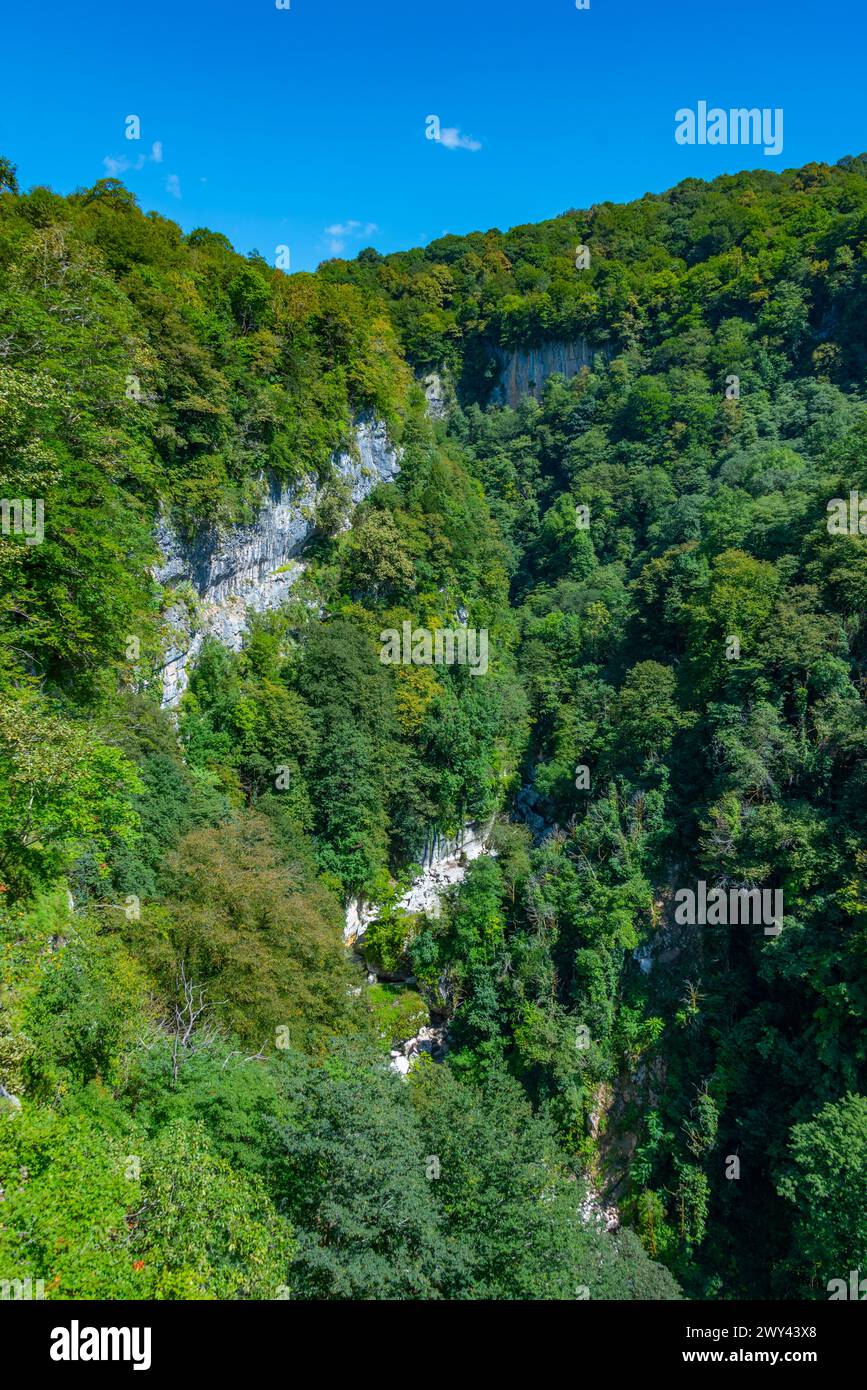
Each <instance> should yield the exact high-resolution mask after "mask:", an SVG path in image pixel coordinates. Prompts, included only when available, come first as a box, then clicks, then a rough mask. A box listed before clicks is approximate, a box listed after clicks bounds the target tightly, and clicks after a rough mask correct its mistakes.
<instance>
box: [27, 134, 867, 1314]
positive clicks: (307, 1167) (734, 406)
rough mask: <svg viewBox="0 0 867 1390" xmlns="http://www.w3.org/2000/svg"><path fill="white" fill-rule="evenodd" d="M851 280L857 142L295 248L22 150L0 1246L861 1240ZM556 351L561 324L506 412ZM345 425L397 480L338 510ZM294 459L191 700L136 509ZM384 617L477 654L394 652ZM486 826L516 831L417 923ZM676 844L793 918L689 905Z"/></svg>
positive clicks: (551, 1251) (607, 1258) (317, 1269)
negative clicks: (266, 540)
mask: <svg viewBox="0 0 867 1390" xmlns="http://www.w3.org/2000/svg"><path fill="white" fill-rule="evenodd" d="M582 249H583V252H586V254H582ZM865 317H867V157H864V156H862V157H859V158H857V159H848V160H844V161H842V162H841V163H840V164H838V165H836V166H833V167H830V166H827V165H823V164H814V165H809V166H807V167H806V168H804V169H801V170H793V171H788V172H786V173H783V174H781V175H774V174H771V173H768V172H763V171H759V172H756V173H744V174H739V175H736V176H730V177H729V176H727V177H724V178H720V179H718V180H716V181H715V182H714V183H712V184H704V183H700V182H698V181H695V180H688V181H686V182H685V183H683V184H680V185H679V186H678V187H677V188H675V189H673V190H672V191H671V192H669V193H666V194H664V195H660V196H651V195H647V196H645V197H644V198H642V199H640V200H639V201H637V202H635V203H632V204H629V205H626V206H615V205H613V204H603V205H599V206H596V207H594V208H591V209H587V210H576V211H570V212H567V213H565V214H564V215H563V216H561V217H558V218H555V219H553V220H552V221H550V222H547V223H543V224H539V225H537V226H525V227H519V228H515V229H513V230H512V231H510V232H507V233H501V232H499V231H490V232H484V233H482V232H478V233H474V234H473V235H471V236H467V237H445V238H443V239H441V240H439V241H437V242H434V243H432V244H431V245H430V246H428V247H426V248H419V249H415V250H412V251H408V252H405V253H401V254H398V255H390V256H380V255H379V254H378V253H377V252H376V251H374V250H372V249H368V250H364V251H362V252H361V254H360V255H359V256H358V257H357V259H356V260H354V261H351V262H350V261H343V260H334V261H329V262H327V263H325V264H324V265H323V266H322V267H321V268H320V269H319V271H317V273H316V274H293V275H285V274H283V273H282V272H281V271H279V270H275V269H273V268H271V267H269V265H268V264H267V263H266V261H265V260H264V259H263V258H262V257H260V256H258V255H256V254H254V255H251V256H249V257H247V258H244V257H241V256H238V255H237V254H235V252H234V251H233V250H232V248H231V246H230V245H229V243H228V242H227V240H226V239H225V238H224V237H223V236H221V235H220V234H219V233H217V232H212V231H206V230H204V229H201V230H197V231H193V232H191V233H190V234H184V233H183V232H182V231H181V229H180V228H179V227H178V226H177V225H176V224H174V223H173V222H170V221H167V220H165V219H164V218H162V217H160V216H158V215H156V214H153V213H151V214H147V215H145V214H143V213H142V211H141V210H140V209H139V207H138V206H137V203H136V200H135V198H134V196H133V195H132V194H131V193H130V192H129V191H128V190H127V189H126V188H124V186H123V185H122V184H120V183H118V182H117V181H115V180H111V179H106V180H101V181H100V182H99V183H97V184H96V185H95V186H94V187H93V188H90V189H86V190H82V191H79V192H77V193H75V194H73V195H71V196H68V197H61V196H59V195H56V194H54V193H53V192H51V191H50V190H48V189H45V188H35V189H32V190H31V191H30V192H29V193H24V192H22V191H21V190H19V188H18V185H17V182H16V178H15V171H14V169H13V168H12V166H11V164H9V163H8V162H6V161H2V160H0V496H2V497H3V498H4V499H6V500H7V502H8V503H9V505H8V506H7V507H6V510H5V511H4V516H3V534H2V535H0V943H2V993H0V1087H2V1089H0V1188H2V1193H0V1196H2V1203H0V1279H3V1280H5V1279H9V1280H12V1279H21V1280H23V1279H26V1278H31V1279H33V1280H43V1281H44V1286H45V1295H46V1297H54V1298H68V1297H76V1296H78V1297H84V1298H88V1297H90V1298H106V1297H107V1298H119V1299H124V1298H139V1297H142V1298H161V1299H200V1298H247V1299H274V1298H297V1299H304V1298H398V1299H403V1298H448V1299H466V1298H471V1299H472V1298H499V1299H514V1298H533V1299H541V1298H548V1299H550V1298H568V1299H575V1298H578V1299H584V1298H588V1297H589V1298H591V1299H606V1298H611V1299H630V1298H648V1299H659V1298H666V1299H668V1298H678V1297H682V1296H685V1297H689V1298H710V1299H717V1298H720V1299H727V1298H737V1297H748V1296H753V1297H774V1298H803V1297H813V1298H826V1297H827V1296H828V1292H827V1289H828V1282H829V1280H832V1279H837V1278H842V1279H847V1278H848V1275H849V1271H850V1270H853V1269H858V1268H864V1267H867V1055H865V1047H867V1043H865V1037H867V1034H865V1026H864V1025H865V1009H867V937H865V930H867V915H865V914H867V843H865V825H867V770H865V746H867V718H865V690H867V642H865V606H867V517H865V519H864V525H863V528H862V529H859V525H858V501H859V499H858V497H855V498H854V499H853V498H852V497H851V494H853V493H857V494H860V496H863V497H865V498H867V409H865V386H867V382H865V373H867V342H865V335H864V327H863V325H864V323H865ZM564 345H565V346H566V347H568V348H569V352H566V353H564V352H563V351H561V349H563V347H564ZM577 345H580V351H578V346H577ZM555 348H556V349H557V351H555ZM546 352H550V353H551V354H552V356H551V360H558V361H559V360H564V361H565V360H572V358H573V357H574V359H575V361H576V362H577V361H578V360H579V359H580V361H581V362H582V364H583V365H581V366H580V368H577V369H576V370H575V371H574V373H573V372H570V373H569V374H568V375H562V374H558V373H557V372H553V373H551V374H550V375H549V374H547V372H544V371H543V372H540V373H539V379H538V380H532V379H529V380H527V389H526V390H525V391H522V392H521V394H520V398H519V399H515V400H513V401H512V402H511V403H510V404H503V403H502V401H503V399H504V395H503V391H502V380H503V377H504V373H506V372H507V371H508V370H509V365H510V363H511V364H512V366H514V365H515V364H516V363H517V364H518V366H519V367H520V365H521V363H524V364H526V361H528V360H532V361H533V362H536V361H542V362H544V360H545V356H546ZM558 352H559V357H558V355H557V353H558ZM531 353H532V354H534V355H533V356H532V358H528V357H527V354H531ZM522 354H523V355H524V356H522ZM570 354H571V355H570ZM532 370H535V368H533V369H532ZM522 373H523V375H522ZM527 375H528V373H527V371H526V370H524V368H523V367H521V369H520V370H519V371H518V372H517V373H516V374H515V378H514V379H515V380H516V381H519V380H524V379H525V378H527ZM543 376H544V377H546V379H544V380H543V379H542V377H543ZM423 384H424V385H425V386H426V388H427V394H428V398H429V401H428V402H426V400H425V391H424V390H423ZM505 399H507V400H508V399H509V397H508V394H507V395H506V397H505ZM431 401H432V403H433V404H432V407H431V404H430V402H431ZM369 419H376V420H378V421H382V422H384V424H385V426H386V428H387V431H388V437H389V439H390V440H391V442H392V444H393V446H394V448H395V450H396V451H397V452H398V454H399V459H400V470H399V473H397V475H396V477H395V478H394V479H393V480H392V481H390V482H386V483H383V484H381V485H380V486H378V487H376V488H375V489H374V490H372V491H371V492H370V494H369V495H367V496H365V497H364V499H363V500H362V501H360V502H358V503H357V504H354V503H353V499H352V498H351V497H350V496H348V494H347V491H346V488H345V486H343V485H342V482H341V478H340V475H339V472H337V471H336V470H335V468H334V458H335V455H337V454H338V452H339V451H341V450H346V449H349V450H351V449H352V447H353V444H352V440H353V431H354V429H355V428H356V426H357V422H358V421H359V420H369ZM310 478H313V479H315V480H316V483H317V492H316V498H317V500H316V506H315V515H313V516H312V517H311V518H309V525H310V528H311V534H310V537H309V540H308V542H307V543H306V544H305V547H304V551H303V572H302V573H301V574H300V576H299V578H298V579H297V582H296V583H294V585H293V587H292V589H291V593H290V597H289V598H288V599H287V600H286V601H285V602H283V603H281V604H280V606H279V607H277V608H273V609H270V610H269V611H266V612H262V613H258V614H251V615H250V620H249V623H248V627H247V631H246V634H245V638H244V641H243V645H242V647H241V650H240V651H234V650H231V649H230V648H229V647H227V646H225V645H223V644H222V643H221V642H220V641H219V640H217V638H216V637H215V636H214V635H208V636H206V637H205V639H204V642H203V644H202V646H201V649H200V650H199V651H198V652H197V655H196V659H195V662H194V663H193V664H192V666H191V670H190V677H189V688H188V689H187V690H186V693H185V694H184V695H183V697H182V699H181V701H180V704H179V705H178V707H177V709H171V708H161V701H160V672H161V669H162V667H163V665H164V663H165V653H166V650H167V647H168V646H169V645H170V642H171V637H170V633H169V630H168V629H169V616H170V613H171V612H172V611H173V608H172V606H173V605H174V604H176V603H177V601H178V597H179V595H178V592H175V591H169V590H168V589H167V588H165V587H163V586H162V585H160V584H158V583H157V582H156V579H155V578H154V573H155V570H156V568H157V567H158V565H159V562H160V552H159V547H158V544H157V540H156V529H155V528H156V527H157V524H158V523H160V524H168V525H170V526H171V527H172V528H173V531H174V532H175V533H176V534H177V535H178V536H180V537H182V538H183V537H186V538H189V539H190V540H191V541H192V540H193V539H195V538H196V537H201V536H202V535H205V534H207V533H208V532H207V528H211V530H212V531H213V530H214V528H216V530H217V531H218V532H219V533H220V534H225V535H231V534H233V533H234V532H235V528H237V527H238V525H239V524H243V525H245V526H248V527H249V526H250V525H253V526H255V523H256V517H257V516H258V515H259V514H260V508H261V506H262V503H263V497H264V496H265V494H266V491H267V489H268V487H269V486H272V485H273V486H276V487H284V486H289V485H294V484H296V483H298V484H301V483H302V482H303V480H305V479H310ZM15 499H18V500H19V501H20V500H22V499H31V500H32V499H41V501H42V503H43V507H44V534H42V535H39V534H37V528H36V524H35V522H34V521H33V513H32V512H29V513H27V514H26V515H27V516H29V518H30V520H29V521H28V522H27V523H26V524H25V522H24V520H23V518H24V517H25V513H24V511H23V509H22V508H21V507H19V511H18V513H17V514H16V513H15V510H14V508H13V507H12V505H11V503H12V501H13V500H15ZM833 499H842V500H841V502H840V506H841V507H842V506H843V503H844V502H845V506H846V508H848V511H847V513H846V515H847V518H848V520H847V524H846V525H845V526H843V527H840V526H837V527H834V526H831V525H829V503H832V504H833ZM853 508H854V512H853ZM865 510H867V508H865ZM16 515H17V516H18V522H17V523H16ZM852 515H854V523H853V522H852V521H851V517H852ZM182 597H183V598H184V601H185V602H187V603H188V605H189V608H190V611H191V612H194V613H195V612H196V609H197V603H198V607H201V606H202V605H201V603H200V602H199V601H198V600H197V596H196V595H195V594H194V593H192V592H190V593H185V594H184V595H182ZM406 626H408V628H409V630H410V631H414V630H416V629H418V630H422V631H425V632H428V633H437V632H440V633H442V632H444V631H446V630H449V631H451V630H453V629H465V628H470V629H472V630H473V631H475V632H477V633H478V632H484V633H485V634H486V642H487V647H486V652H487V659H486V662H485V669H484V670H483V669H482V668H481V666H480V667H479V668H478V669H475V670H474V669H473V668H472V666H468V665H467V664H465V663H464V664H461V662H460V661H457V662H452V663H451V664H449V663H448V662H446V663H443V662H439V663H437V662H435V661H433V660H431V659H430V657H428V658H427V659H421V660H416V661H414V662H412V661H409V662H400V661H397V662H393V663H389V662H388V661H386V660H384V659H383V650H382V642H383V634H384V633H385V632H390V631H393V632H402V631H403V630H404V628H405V627H406ZM467 824H478V825H484V826H486V827H488V826H491V827H492V828H491V829H490V831H489V832H488V833H489V837H490V844H489V848H490V850H491V852H490V853H488V854H485V855H482V856H480V857H479V858H478V859H476V860H474V862H473V863H471V864H470V865H469V866H468V867H467V868H466V872H465V873H464V874H462V881H461V882H460V883H459V884H458V885H457V886H455V887H453V888H451V889H449V890H448V891H447V892H446V894H445V896H444V899H443V904H442V911H441V913H440V915H439V916H434V915H432V914H425V913H410V912H407V911H406V910H404V909H403V908H402V907H401V906H400V900H401V895H402V894H403V892H404V890H405V889H406V887H407V885H408V884H409V883H410V881H411V880H412V879H413V877H414V874H415V873H416V872H417V869H418V866H419V864H420V862H421V861H422V858H423V856H424V854H425V850H426V847H428V846H429V845H430V844H431V842H432V840H435V838H436V836H445V837H448V836H455V835H457V834H458V833H459V832H460V831H461V828H462V827H463V826H466V825H467ZM699 882H702V883H706V884H707V886H708V888H711V887H713V886H719V887H720V888H722V889H724V890H725V891H726V892H728V890H729V889H731V890H733V892H734V893H738V892H741V891H742V890H745V891H746V892H747V893H749V892H751V891H754V890H756V889H759V890H770V891H771V892H774V893H779V894H781V895H782V896H781V901H782V903H783V914H782V923H781V926H782V929H781V930H779V929H778V928H777V927H775V928H774V929H773V930H771V931H765V930H763V929H762V926H761V925H756V924H753V923H741V924H739V923H737V922H731V923H730V924H728V925H727V924H725V922H724V921H720V920H719V919H718V920H717V921H714V920H713V919H712V918H711V917H710V916H709V917H708V923H707V924H706V925H702V924H700V923H695V922H693V924H690V922H689V921H688V920H684V917H683V914H682V913H679V912H678V910H677V905H678V903H679V902H680V901H681V898H680V897H679V894H681V893H682V892H683V891H684V890H691V889H693V888H695V886H696V884H698V883H699ZM350 900H352V901H354V902H356V901H361V902H365V903H370V904H375V905H377V906H376V910H375V914H374V920H373V921H372V923H371V925H370V926H369V928H368V930H367V932H366V934H365V937H364V940H363V943H360V945H359V951H358V953H353V952H352V951H350V950H349V949H347V947H346V946H345V945H344V942H343V930H342V929H343V921H344V911H345V908H346V905H347V903H349V902H350ZM360 956H363V958H364V959H363V963H362V961H361V959H360V958H359V957H360ZM428 1024H433V1025H434V1026H435V1028H436V1030H437V1031H438V1033H439V1035H440V1036H441V1037H442V1038H443V1046H442V1048H441V1049H439V1050H438V1051H437V1053H436V1060H434V1059H433V1058H432V1057H431V1056H426V1057H421V1058H420V1059H419V1060H418V1061H417V1062H416V1063H415V1064H414V1065H413V1067H412V1069H411V1070H410V1071H409V1074H408V1075H407V1076H402V1075H399V1074H397V1072H396V1071H395V1069H394V1068H393V1067H392V1066H391V1065H390V1064H389V1057H390V1052H391V1050H392V1045H393V1044H394V1043H398V1042H402V1041H403V1040H404V1039H407V1038H409V1037H410V1036H411V1035H412V1034H414V1033H416V1032H417V1030H418V1028H419V1027H420V1026H421V1025H428ZM612 1206H613V1207H615V1208H616V1219H617V1220H618V1221H619V1224H618V1225H617V1226H616V1229H607V1227H614V1225H615V1222H614V1221H613V1220H610V1219H609V1220H608V1221H607V1222H606V1221H605V1220H603V1219H602V1218H601V1216H600V1214H599V1213H600V1212H601V1210H602V1208H603V1207H606V1208H610V1207H612Z"/></svg>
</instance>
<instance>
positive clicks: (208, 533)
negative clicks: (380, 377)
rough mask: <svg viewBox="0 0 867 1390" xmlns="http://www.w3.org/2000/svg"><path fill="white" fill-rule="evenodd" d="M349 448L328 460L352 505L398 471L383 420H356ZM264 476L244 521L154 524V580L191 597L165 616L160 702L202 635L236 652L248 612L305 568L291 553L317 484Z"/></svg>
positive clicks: (176, 686)
mask: <svg viewBox="0 0 867 1390" xmlns="http://www.w3.org/2000/svg"><path fill="white" fill-rule="evenodd" d="M355 446H356V447H355V449H353V450H352V451H351V452H350V451H343V452H341V453H339V454H337V455H335V457H334V459H333V460H332V467H333V471H334V475H335V476H336V477H337V478H341V479H343V480H344V481H345V482H346V483H347V484H348V485H349V490H350V494H351V498H352V502H353V504H356V503H358V502H360V501H362V499H363V498H365V497H367V496H368V494H369V493H371V492H372V491H373V489H374V488H375V487H376V486H377V485H378V484H379V483H382V482H388V481H390V480H391V479H392V478H394V477H395V476H396V475H397V474H398V473H399V472H400V460H399V456H398V453H397V451H396V450H395V449H394V448H393V447H392V445H391V444H390V443H389V439H388V434H387V431H386V427H385V424H384V423H383V421H381V420H378V419H376V418H362V419H360V420H358V421H357V422H356V425H355ZM263 481H264V482H265V484H266V488H267V490H266V495H265V498H264V500H263V502H262V506H261V510H260V512H259V515H258V517H257V518H256V521H255V522H254V523H253V524H252V525H250V526H237V527H234V528H233V529H232V530H229V531H225V532H220V531H218V530H217V528H216V527H206V528H204V529H203V530H202V531H200V532H199V534H198V535H197V536H195V537H193V538H192V539H191V540H183V539H182V538H181V537H179V536H178V535H177V533H176V532H175V531H174V530H173V528H172V527H171V525H169V524H168V523H167V522H166V521H165V520H162V521H160V523H159V524H158V526H157V531H156V536H157V542H158V544H159V547H160V550H161V551H162V555H163V559H162V563H161V564H160V565H159V566H158V568H157V569H156V570H155V578H156V579H157V581H158V583H160V584H163V585H165V586H166V587H167V588H169V589H172V588H178V587H179V586H181V585H185V584H189V585H191V586H192V588H193V590H194V591H195V595H196V598H197V603H196V606H195V613H194V614H191V613H190V611H189V608H188V606H187V605H186V604H185V603H180V602H179V603H178V604H175V605H173V606H172V607H171V608H170V609H169V611H168V612H167V614H166V624H167V627H168V630H169V632H170V634H171V636H170V639H169V645H168V648H167V651H166V654H165V664H164V666H163V670H162V685H163V704H164V705H167V706H173V705H175V704H177V702H178V700H179V699H180V697H181V695H182V694H183V692H184V690H185V689H186V686H187V679H188V675H187V671H188V667H189V666H190V665H191V663H192V662H193V661H194V660H195V657H196V655H197V653H198V650H199V648H200V647H201V644H202V641H203V639H204V638H205V636H207V635H211V636H214V637H217V638H218V639H219V640H220V641H221V642H223V643H224V644H225V645H226V646H227V647H230V648H231V649H232V650H233V651H237V650H238V649H239V648H240V645H241V638H242V634H243V632H244V629H245V627H246V625H247V617H248V614H249V613H254V612H255V613H262V612H265V611H266V610H268V609H271V608H276V607H278V606H279V604H281V603H283V602H284V600H285V599H286V598H287V597H288V594H289V591H290V590H291V588H292V586H293V584H294V583H295V582H296V580H297V579H298V577H299V575H300V574H301V573H302V572H303V569H304V566H303V563H302V562H301V561H300V560H299V559H298V558H297V557H298V555H299V553H300V552H301V551H302V549H303V547H304V545H305V544H306V542H307V541H308V540H309V539H310V536H311V535H312V533H313V529H314V524H315V509H316V503H317V501H318V499H319V496H320V493H321V488H320V486H319V484H318V483H317V482H316V480H315V479H312V478H307V479H305V480H303V481H302V482H301V483H295V484H289V485H283V484H280V483H278V482H277V481H276V480H275V479H274V478H267V479H263Z"/></svg>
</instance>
